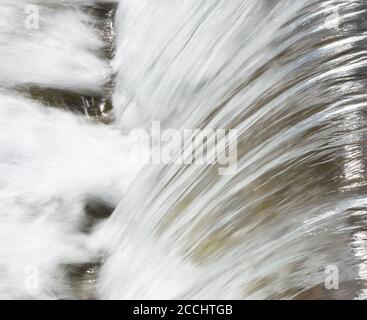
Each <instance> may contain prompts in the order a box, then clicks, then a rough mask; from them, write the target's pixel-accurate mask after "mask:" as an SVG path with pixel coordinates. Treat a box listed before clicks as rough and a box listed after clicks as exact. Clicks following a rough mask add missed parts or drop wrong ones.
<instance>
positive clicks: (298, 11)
mask: <svg viewBox="0 0 367 320" xmlns="http://www.w3.org/2000/svg"><path fill="white" fill-rule="evenodd" d="M366 9H367V6H366V3H365V2H364V1H307V0H300V1H281V0H279V1H258V0H256V1H255V0H254V1H252V0H248V1H244V0H241V1H240V0H238V1H235V0H233V1H230V2H228V1H221V0H218V1H209V0H207V1H206V0H203V1H190V0H187V1H178V0H177V1H139V3H137V2H136V1H122V2H121V3H120V7H119V9H118V12H117V16H116V17H117V18H116V20H117V24H116V27H117V35H116V42H117V52H116V57H115V60H114V68H115V70H116V71H117V72H118V74H117V80H116V90H115V92H114V96H113V98H114V106H115V109H116V112H117V113H118V115H120V118H119V119H120V125H121V127H126V126H132V127H134V126H141V127H144V126H147V125H148V124H149V122H150V121H151V120H152V119H153V120H161V121H162V122H163V123H164V124H165V125H166V126H167V127H175V128H181V129H184V128H211V129H216V128H237V129H238V132H239V148H238V149H239V150H238V152H239V156H238V157H239V169H238V172H237V174H235V175H232V176H224V177H223V176H219V175H218V174H217V166H216V165H212V166H206V167H203V166H176V165H171V166H162V167H160V168H157V167H150V168H146V169H145V170H144V171H143V172H142V173H141V174H140V176H139V178H138V179H137V180H135V182H134V184H133V187H132V188H130V189H129V192H128V193H127V195H126V196H125V197H124V199H123V201H122V202H121V204H120V205H119V207H118V209H117V210H116V211H115V213H114V214H113V216H112V218H111V219H110V221H109V223H108V225H107V229H106V230H108V231H106V230H102V231H101V233H102V234H104V235H105V234H106V232H108V234H109V235H111V237H109V238H107V239H106V240H105V241H106V245H105V246H106V250H107V252H109V256H108V258H107V260H106V262H105V263H104V264H103V266H102V270H101V280H100V282H101V287H102V297H104V298H199V299H202V298H205V299H218V298H219V299H222V298H233V299H242V298H245V299H246V298H256V299H264V298H364V297H365V277H366V271H365V270H366V261H365V259H366V254H365V252H366V242H365V239H366V234H365V232H366V231H365V230H366V229H365V219H366V200H367V199H366V196H365V190H366V189H365V185H366V180H365V179H366V167H365V157H366V148H365V142H366V134H365V128H366V126H365V120H366V119H365V117H366V113H365V108H366V92H365V88H366V73H365V72H366V31H367V21H366ZM119 108H120V109H119ZM119 110H120V111H119ZM111 230H114V232H112V231H111ZM133 253H134V254H133ZM330 267H337V268H338V270H339V278H340V279H339V280H340V283H339V287H340V289H339V290H334V291H333V290H331V291H328V290H326V288H325V287H324V281H325V279H326V276H327V275H326V274H325V270H328V268H330Z"/></svg>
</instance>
